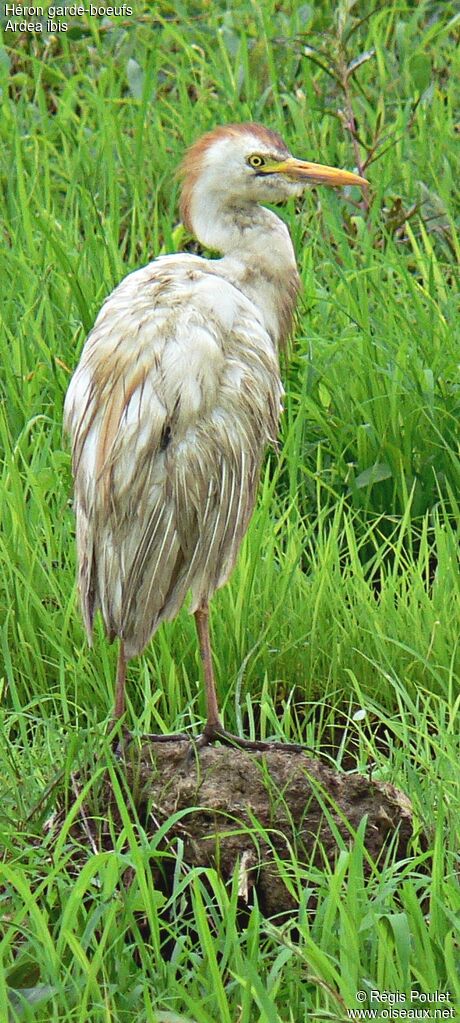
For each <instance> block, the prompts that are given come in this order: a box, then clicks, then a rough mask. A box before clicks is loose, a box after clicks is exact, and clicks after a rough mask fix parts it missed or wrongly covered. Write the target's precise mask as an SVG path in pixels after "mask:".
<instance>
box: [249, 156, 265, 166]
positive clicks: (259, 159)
mask: <svg viewBox="0 0 460 1023" xmlns="http://www.w3.org/2000/svg"><path fill="white" fill-rule="evenodd" d="M264 163H265V160H264V158H263V156H259V155H258V154H257V153H255V154H254V156H250V157H249V158H248V164H249V166H250V167H263V165H264Z"/></svg>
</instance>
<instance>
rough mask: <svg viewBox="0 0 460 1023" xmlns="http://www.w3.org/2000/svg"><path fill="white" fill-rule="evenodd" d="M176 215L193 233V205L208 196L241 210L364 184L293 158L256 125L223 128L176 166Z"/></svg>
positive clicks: (273, 134)
mask: <svg viewBox="0 0 460 1023" xmlns="http://www.w3.org/2000/svg"><path fill="white" fill-rule="evenodd" d="M179 173H180V175H181V177H182V178H183V186H182V199H181V215H182V219H183V221H184V223H185V224H186V225H187V227H189V228H190V229H193V222H194V219H195V218H194V206H195V207H196V206H197V204H198V203H199V205H200V206H201V207H202V206H203V203H206V201H208V203H209V205H210V206H211V205H214V203H212V197H213V196H214V197H215V198H216V199H217V196H219V197H220V203H219V205H221V206H223V205H225V206H226V207H227V208H233V209H234V208H237V207H240V208H241V207H244V206H245V205H247V204H253V203H258V202H274V203H276V202H282V201H283V200H285V199H289V198H290V197H291V196H298V195H300V194H301V193H302V192H303V190H304V189H305V188H307V187H308V186H312V185H318V184H322V185H332V186H340V185H361V186H365V185H367V181H366V180H365V178H362V177H360V176H359V175H358V174H352V173H351V172H349V171H343V170H338V169H337V168H335V167H327V166H323V165H322V164H316V163H309V162H307V161H305V160H298V159H296V158H295V157H294V156H292V154H291V153H290V152H289V150H288V148H287V146H286V145H285V143H284V142H283V139H282V138H281V136H280V135H278V134H277V133H276V132H274V131H270V130H269V129H268V128H264V127H263V125H261V124H251V123H247V124H227V125H222V126H220V127H218V128H215V129H214V130H213V131H210V132H208V133H207V134H206V135H203V137H202V138H200V139H198V141H197V142H195V143H194V145H193V146H191V147H190V149H188V151H187V153H186V154H185V158H184V160H183V162H182V165H181V167H180V170H179Z"/></svg>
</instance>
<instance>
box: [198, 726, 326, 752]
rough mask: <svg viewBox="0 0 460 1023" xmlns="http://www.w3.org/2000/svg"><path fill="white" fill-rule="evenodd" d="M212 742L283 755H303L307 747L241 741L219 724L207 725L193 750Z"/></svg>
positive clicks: (283, 743)
mask: <svg viewBox="0 0 460 1023" xmlns="http://www.w3.org/2000/svg"><path fill="white" fill-rule="evenodd" d="M214 742H221V743H223V745H224V746H235V747H236V748H237V749H247V750H253V751H255V752H257V751H259V750H261V751H262V752H263V751H264V750H266V751H268V750H280V751H282V752H283V753H305V751H306V750H309V749H310V747H309V746H303V745H302V744H301V743H298V742H275V741H273V742H269V741H264V740H262V739H243V738H241V736H239V735H233V733H232V732H227V731H226V729H225V728H224V727H223V725H221V724H220V722H219V723H218V724H216V725H212V724H209V723H207V724H206V725H205V728H204V730H203V732H202V733H201V735H200V736H199V738H198V739H196V740H195V742H194V748H195V749H203V747H204V746H210V745H211V744H212V743H214Z"/></svg>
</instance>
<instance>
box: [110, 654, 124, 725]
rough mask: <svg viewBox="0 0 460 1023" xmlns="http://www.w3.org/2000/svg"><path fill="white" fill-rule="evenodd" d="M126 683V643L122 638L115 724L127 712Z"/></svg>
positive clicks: (118, 665) (116, 691)
mask: <svg viewBox="0 0 460 1023" xmlns="http://www.w3.org/2000/svg"><path fill="white" fill-rule="evenodd" d="M125 684H126V657H125V645H124V643H123V640H122V639H121V640H120V649H119V651H118V661H117V684H116V689H115V707H114V710H113V719H112V721H113V724H116V723H117V721H119V720H120V718H122V717H123V714H124V713H125Z"/></svg>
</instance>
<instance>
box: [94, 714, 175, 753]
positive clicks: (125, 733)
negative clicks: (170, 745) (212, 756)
mask: <svg viewBox="0 0 460 1023" xmlns="http://www.w3.org/2000/svg"><path fill="white" fill-rule="evenodd" d="M117 723H118V722H116V721H112V723H111V727H110V731H112V730H113V728H114V726H115V725H116V724H117ZM132 740H133V736H132V735H131V732H130V731H129V729H128V728H126V727H125V726H124V725H123V726H122V728H121V730H120V734H118V735H117V734H115V737H114V739H113V743H112V745H113V750H114V753H115V754H116V756H120V755H121V752H122V750H123V748H124V749H126V748H127V747H128V746H129V744H130V743H131V742H132ZM183 740H186V741H187V742H190V735H187V733H186V732H170V733H168V732H166V733H163V732H147V733H146V734H145V735H142V742H162V743H164V742H180V741H183Z"/></svg>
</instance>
